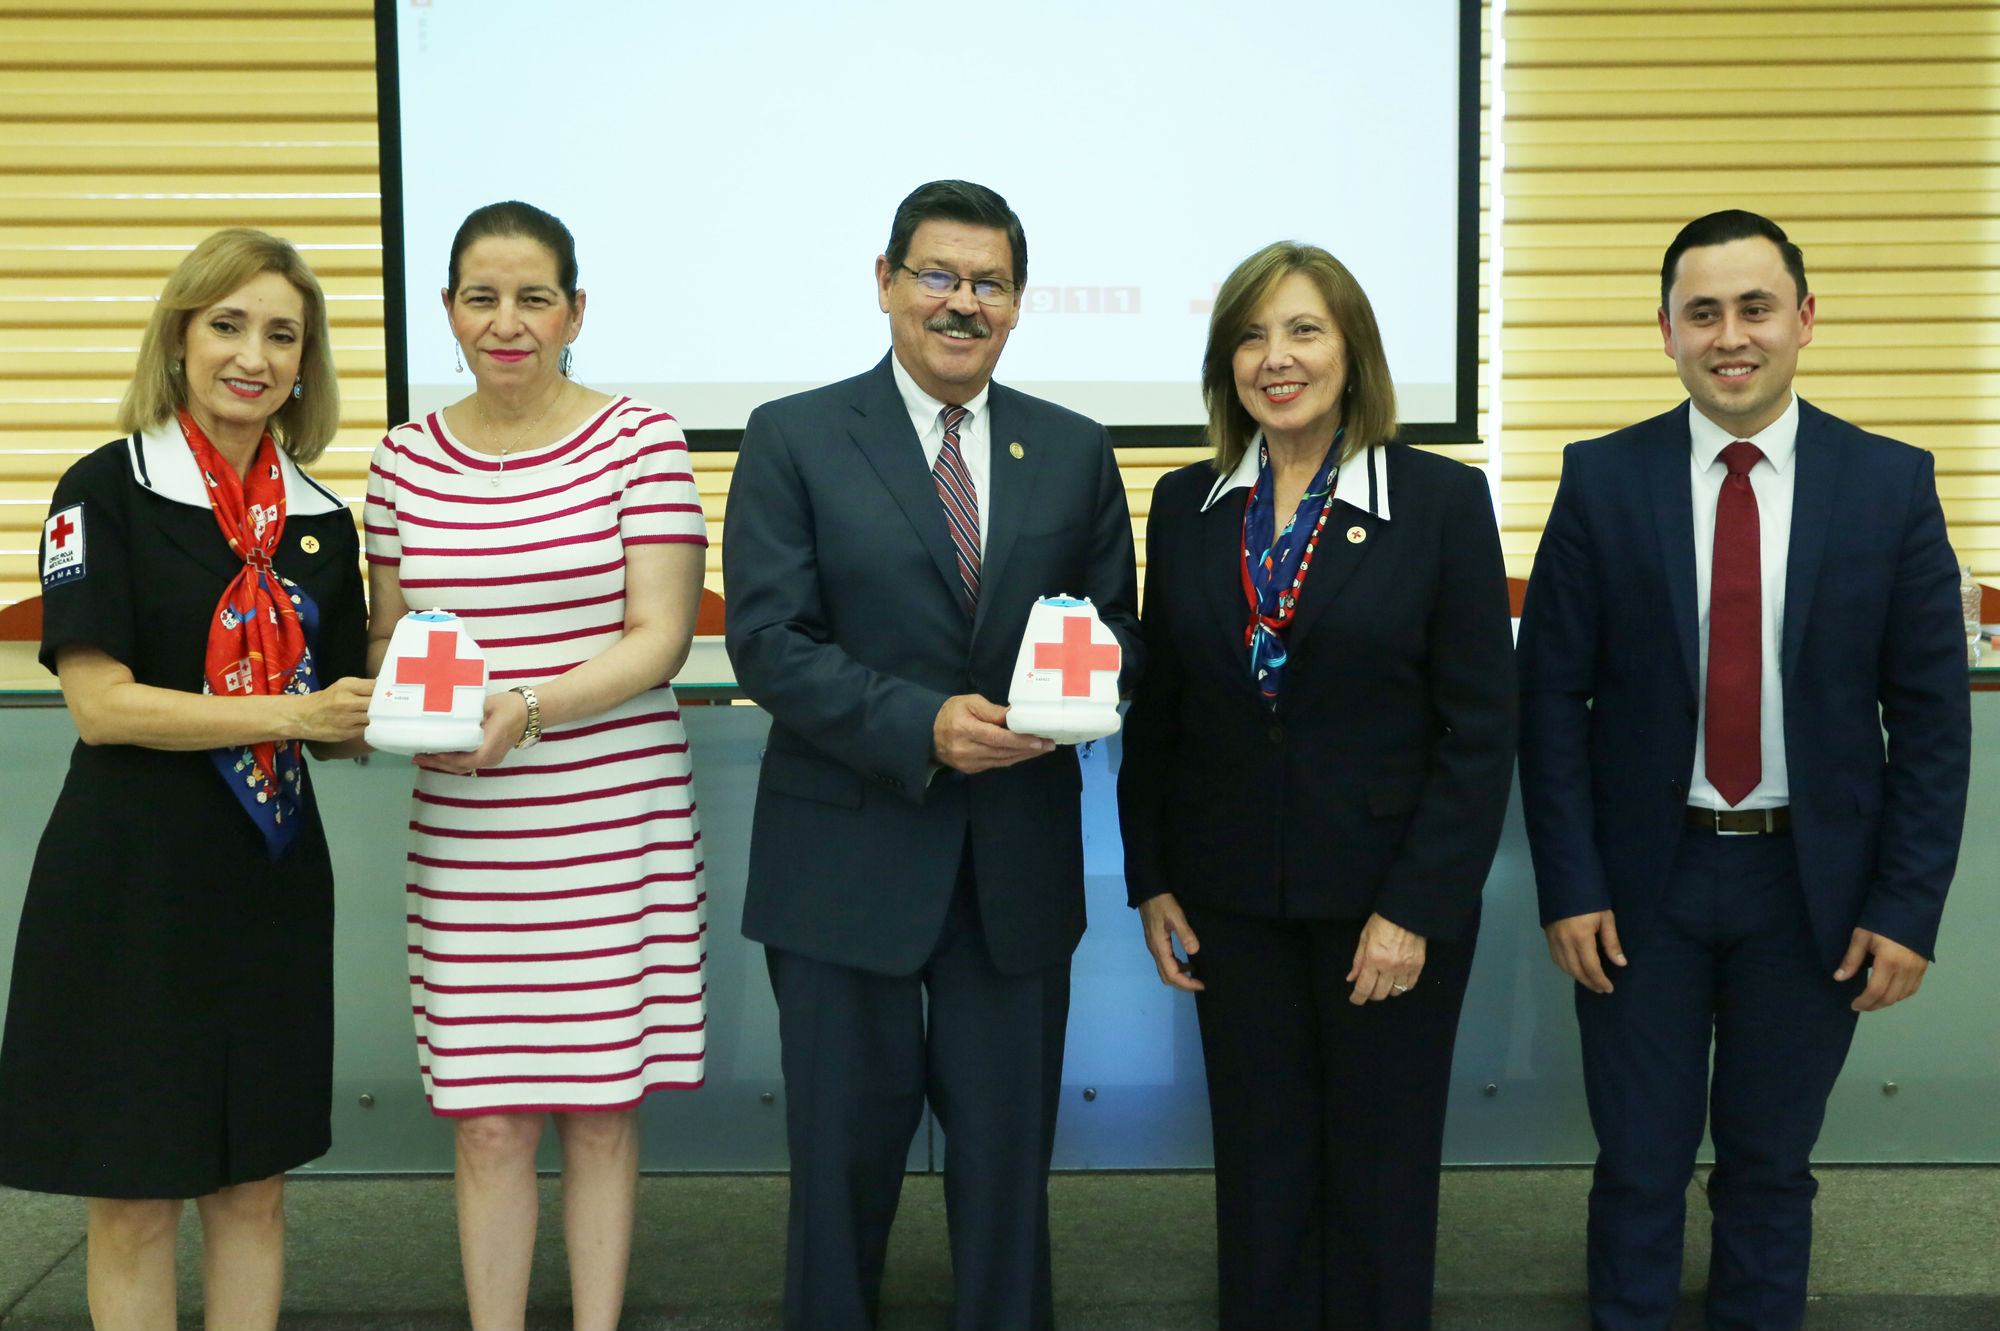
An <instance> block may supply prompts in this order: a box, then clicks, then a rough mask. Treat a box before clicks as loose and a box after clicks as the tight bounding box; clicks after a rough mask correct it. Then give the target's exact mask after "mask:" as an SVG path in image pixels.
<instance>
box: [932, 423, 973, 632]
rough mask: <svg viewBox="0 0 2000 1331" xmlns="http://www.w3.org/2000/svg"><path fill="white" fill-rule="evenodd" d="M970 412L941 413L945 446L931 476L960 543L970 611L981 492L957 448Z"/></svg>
mask: <svg viewBox="0 0 2000 1331" xmlns="http://www.w3.org/2000/svg"><path fill="white" fill-rule="evenodd" d="M968 414H969V413H968V412H967V411H966V410H965V408H964V407H955V406H947V407H946V408H945V409H944V410H943V411H942V412H940V413H939V415H940V416H942V418H943V420H944V447H943V448H941V449H939V450H938V460H937V465H936V466H935V467H933V468H931V478H932V479H933V480H935V481H936V482H937V492H938V502H939V503H941V504H943V505H944V518H945V525H946V526H948V527H950V528H951V543H952V544H953V545H954V546H956V547H958V578H959V581H960V582H962V583H964V584H965V613H966V614H968V615H969V614H971V613H972V612H973V610H974V609H975V608H977V607H978V605H979V495H978V493H977V492H976V491H975V490H974V489H973V488H972V473H971V472H969V471H967V470H966V469H965V455H964V454H962V453H960V452H959V450H958V427H959V426H960V425H961V424H962V423H963V422H964V420H965V418H966V416H967V415H968Z"/></svg>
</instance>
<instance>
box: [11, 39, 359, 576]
mask: <svg viewBox="0 0 2000 1331" xmlns="http://www.w3.org/2000/svg"><path fill="white" fill-rule="evenodd" d="M379 214H380V197H379V184H378V179H377V175H376V156H375V37H374V16H373V10H372V8H371V7H370V5H369V4H368V3H366V0H314V2H313V3H301V4H283V3H272V2H270V0H265V2H264V3H251V4H246V5H243V6H241V7H239V8H231V9H218V8H216V7H214V6H213V5H209V6H198V5H195V4H189V3H185V2H183V3H169V2H168V0H66V2H65V3H62V4H48V3H43V4H34V3H27V2H26V0H4V3H0V605H4V604H6V603H8V602H11V601H15V600H19V599H22V598H23V597H26V596H31V595H33V594H35V592H36V591H37V590H38V588H37V586H36V570H35V567H34V563H35V550H36V544H37V541H38V539H39V536H40V532H41V520H42V517H43V515H44V513H45V511H46V509H47V506H48V496H49V491H50V489H51V488H52V487H53V485H54V484H55V481H56V478H57V477H58V476H60V475H61V474H62V471H63V470H64V468H66V467H67V466H69V464H70V463H71V462H73V461H75V460H76V459H77V458H78V457H80V456H82V455H83V454H84V453H87V452H89V451H90V450H91V449H93V448H95V447H97V446H98V445H100V444H102V443H104V442H105V441H106V440H107V439H110V438H111V437H112V436H113V434H114V428H113V425H112V416H113V413H114V411H115V409H116V407H117V403H118V398H119V396H120V395H121V394H122V393H123V391H124V387H125V383H126V380H127V379H128V378H129V377H130V375H131V369H132V364H133V361H134V359H135V357H136V355H137V352H138V348H139V337H140V334H141V332H142V331H143V330H144V328H145V325H146V320H147V317H148V315H149V314H150V312H151V306H152V301H153V299H154V298H155V297H156V296H157V295H158V293H159V290H160V287H161V286H162V284H163V283H164V282H165V280H166V277H167V274H168V273H169V272H170V271H172V269H173V267H174V265H175V264H176V263H178V262H179V261H180V259H181V257H182V256H183V255H184V254H186V252H187V251H188V250H189V249H190V248H192V247H193V245H194V244H195V243H196V242H197V241H199V240H200V239H201V238H202V237H203V236H205V235H207V234H208V233H209V232H211V231H213V230H214V229H216V228H217V227H221V226H229V225H237V224H248V225H252V226H260V227H263V228H265V229H266V230H270V231H274V232H276V233H278V234H280V235H283V236H286V237H288V238H290V239H291V240H292V241H293V242H294V243H295V244H297V245H298V246H299V247H300V249H301V250H303V251H304V252H305V255H306V259H307V262H309V263H311V264H312V266H313V268H314V270H315V271H316V272H317V273H318V274H319V277H320V280H321V282H322V283H323V284H324V285H325V287H326V290H327V295H328V297H329V300H330V308H331V315H332V319H333V340H334V349H335V359H336V361H337V363H338V366H339V371H340V380H341V394H342V400H343V403H344V406H345V413H344V421H343V427H344V428H343V429H342V430H341V433H340V437H339V438H338V439H337V440H336V441H335V443H334V446H333V447H332V448H331V449H330V450H329V451H328V455H327V457H326V459H325V460H324V461H323V462H321V463H320V465H319V466H318V467H317V468H316V469H315V470H316V472H317V473H318V474H319V475H320V476H321V477H322V478H323V479H325V480H326V481H328V483H330V484H331V485H332V486H333V487H334V488H335V489H336V490H338V491H340V492H341V493H342V494H344V495H349V496H358V495H359V494H360V493H361V487H362V476H363V473H364V472H365V470H366V467H367V460H368V453H369V450H370V448H372V446H373V444H374V442H375V440H376V439H378V438H380V436H381V433H382V429H383V426H384V420H383V417H384V411H385V399H384V392H383V383H384V379H383V361H382V255H381V233H380V230H379V225H378V217H379Z"/></svg>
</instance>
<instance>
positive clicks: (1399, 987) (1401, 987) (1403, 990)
mask: <svg viewBox="0 0 2000 1331" xmlns="http://www.w3.org/2000/svg"><path fill="white" fill-rule="evenodd" d="M1389 987H1390V988H1391V989H1394V990H1395V991H1396V992H1397V993H1399V994H1407V993H1409V992H1410V986H1409V985H1407V984H1397V983H1395V982H1394V981H1391V982H1390V984H1389Z"/></svg>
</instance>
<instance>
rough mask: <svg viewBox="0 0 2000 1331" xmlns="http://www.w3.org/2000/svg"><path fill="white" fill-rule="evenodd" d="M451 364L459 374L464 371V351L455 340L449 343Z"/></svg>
mask: <svg viewBox="0 0 2000 1331" xmlns="http://www.w3.org/2000/svg"><path fill="white" fill-rule="evenodd" d="M451 364H452V368H453V369H455V370H457V371H458V372H459V373H460V374H464V373H465V351H464V349H463V348H461V347H460V346H459V345H458V343H456V342H454V343H452V344H451Z"/></svg>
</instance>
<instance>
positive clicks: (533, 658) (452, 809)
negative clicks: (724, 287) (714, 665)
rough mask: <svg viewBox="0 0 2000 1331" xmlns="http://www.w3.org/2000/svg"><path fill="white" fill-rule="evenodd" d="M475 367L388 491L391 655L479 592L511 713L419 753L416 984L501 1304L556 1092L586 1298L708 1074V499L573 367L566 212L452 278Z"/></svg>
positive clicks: (659, 444)
mask: <svg viewBox="0 0 2000 1331" xmlns="http://www.w3.org/2000/svg"><path fill="white" fill-rule="evenodd" d="M444 303H445V308H446V311H447V312H448V314H449V316H450V320H451V328H452V333H453V336H454V337H455V338H456V339H457V341H458V344H459V347H460V350H461V352H462V354H463V357H464V361H465V363H466V365H467V366H468V367H469V368H470V369H471V370H472V373H473V377H474V379H475V380H476V381H477V385H478V386H477V389H476V391H474V392H473V393H472V395H471V396H469V397H467V398H465V399H463V400H462V401H460V402H458V403H455V404H454V405H452V406H450V407H447V408H445V409H444V410H443V411H441V412H436V413H433V414H432V415H430V416H429V417H426V418H425V419H423V420H420V421H412V422H410V423H408V424H406V425H401V426H398V427H397V428H396V429H394V430H392V431H390V433H389V435H388V437H387V438H385V439H384V440H383V441H382V444H381V446H380V447H379V448H378V449H377V450H376V454H375V460H374V464H373V466H372V467H371V469H370V477H369V486H368V508H367V515H366V528H367V546H368V560H369V583H370V587H371V590H372V593H373V595H372V602H373V604H372V628H371V637H372V639H373V643H374V653H373V659H374V661H375V662H376V663H379V662H380V659H381V656H382V654H383V652H384V651H385V650H386V647H387V642H388V638H389V635H390V633H391V632H392V631H393V630H394V628H395V625H396V622H397V621H398V620H399V619H400V618H401V617H402V616H403V615H404V613H406V611H408V610H411V609H419V610H423V609H432V608H439V609H444V610H449V611H451V612H453V613H455V614H457V615H459V616H461V617H462V618H463V619H464V620H465V622H466V627H467V628H468V629H469V630H470V632H471V634H472V636H473V638H474V639H475V640H476V641H477V642H478V643H479V644H480V646H481V647H482V648H483V649H484V651H485V653H486V658H487V665H488V677H489V681H490V682H489V685H488V688H489V695H488V698H487V702H486V720H485V742H484V743H483V744H482V745H481V746H480V748H479V749H478V750H477V751H476V752H472V753H451V754H430V755H425V756H422V757H420V758H419V759H418V760H417V766H418V768H419V769H420V770H419V772H418V774H417V789H416V799H415V805H414V813H413V817H412V819H411V822H410V856H409V884H408V893H409V906H408V910H409V926H410V933H409V938H410V988H411V1002H412V1007H413V1010H414V1012H415V1016H416V1028H417V1047H418V1061H419V1065H420V1067H421V1069H422V1073H423V1078H424V1090H425V1093H426V1094H427V1095H428V1096H429V1098H430V1103H431V1108H432V1111H433V1112H434V1113H437V1114H439V1115H444V1116H449V1117H451V1118H452V1119H453V1121H454V1126H455V1133H456V1141H457V1182H458V1215H459V1246H460V1252H461V1255H462V1257H463V1260H464V1264H465V1282H466V1293H467V1298H468V1301H469V1303H470V1305H471V1313H472V1323H473V1326H474V1327H475V1328H488V1327H493V1328H498V1327H519V1326H520V1325H521V1324H522V1320H523V1318H524V1316H525V1315H526V1305H527V1294H528V1265H529V1258H530V1255H531V1253H532V1251H533V1247H534V1236H535V1220H536V1188H535V1148H536V1145H537V1143H538V1142H539V1140H540V1138H541V1134H542V1128H543V1123H544V1119H545V1116H552V1117H553V1119H554V1121H555V1124H556V1129H557V1132H558V1134H559V1135H560V1137H561V1140H562V1147H563V1187H564V1208H563V1209H564V1217H565V1224H566V1227H567V1229H566V1232H567V1237H568V1246H569V1257H570V1283H571V1295H572V1300H573V1303H574V1306H575V1317H576V1325H577V1326H578V1327H580V1328H581V1327H600V1326H602V1327H609V1326H612V1325H614V1324H615V1323H616V1322H617V1320H618V1314H619V1309H620V1306H621V1304H622V1302H623V1298H624V1285H625V1269H626V1261H627V1257H628V1254H629V1252H630V1246H631V1230H632V1198H633V1188H634V1183H635V1179H636V1176H637V1170H638V1123H637V1107H638V1104H639V1101H640V1100H641V1099H642V1098H644V1097H645V1095H646V1094H647V1093H648V1092H650V1091H652V1090H654V1089H657V1088H659V1087H694V1086H699V1085H700V1084H701V1081H702V1058H703V1049H704V1019H703V1013H704V997H703V985H702V960H703V955H704V951H705V938H706V928H705V924H704V918H703V904H704V898H703V894H702V886H701V832H700V827H699V823H698V822H697V820H696V817H695V810H694V799H693V792H692V788H691V786H690V784H689V778H690V770H689V763H688V753H687V738H686V735H685V734H684V732H683V731H682V728H681V721H680V712H679V708H678V705H677V704H676V702H675V699H674V694H673V690H672V689H671V688H670V687H669V685H668V683H667V681H668V680H669V679H671V678H672V676H673V674H674V672H675V671H676V670H678V669H679V668H680V666H681V663H682V662H683V661H684V660H685V659H686V657H687V651H688V643H689V639H690V638H691V636H692V635H693V632H694V621H695V611H696V608H697V606H698V604H699V600H700V596H701V585H702V571H703V563H704V547H705V546H706V545H707V536H706V526H705V524H704V522H703V519H702V513H701V505H700V501H699V498H698V496H697V494H696V492H695V486H694V478H693V476H692V474H691V473H690V471H689V467H688V457H687V446H686V444H685V442H684V441H683V439H682V437H681V432H680V427H679V426H678V425H676V424H675V422H674V420H673V418H672V417H671V416H668V415H667V414H666V413H665V412H662V411H658V410H655V409H654V408H652V407H648V406H646V405H644V404H643V403H639V402H635V401H633V400H632V399H630V398H612V397H607V396H606V395H605V394H602V393H597V392H593V391H591V390H590V389H587V388H584V387H582V386H581V385H579V384H576V383H574V382H572V381H571V380H570V379H569V377H568V375H567V373H566V366H567V361H568V359H569V356H568V352H567V350H566V348H567V346H568V344H569V342H570V341H571V340H573V339H574V338H575V337H576V335H577V332H578V331H579V329H580V328H581V327H582V322H583V309H584V295H583V293H582V292H581V291H579V290H578V289H577V285H576V257H575V249H574V245H573V242H572V241H571V238H570V235H569V232H568V230H567V229H566V228H564V226H563V225H562V223H561V222H559V221H557V220H556V219H555V218H554V217H551V216H550V215H549V214H547V213H544V212H542V211H541V210H539V209H536V208H532V207H530V206H528V205H527V204H523V203H501V204H493V205H490V206H488V207H485V208H481V209H479V210H477V211H476V212H474V213H473V214H472V215H471V216H469V217H468V218H467V219H466V220H465V222H464V224H463V225H462V226H461V227H460V228H459V232H458V235H457V237H456V238H455V239H454V241H453V243H452V251H451V264H450V285H449V287H447V288H446V290H445V292H444Z"/></svg>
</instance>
